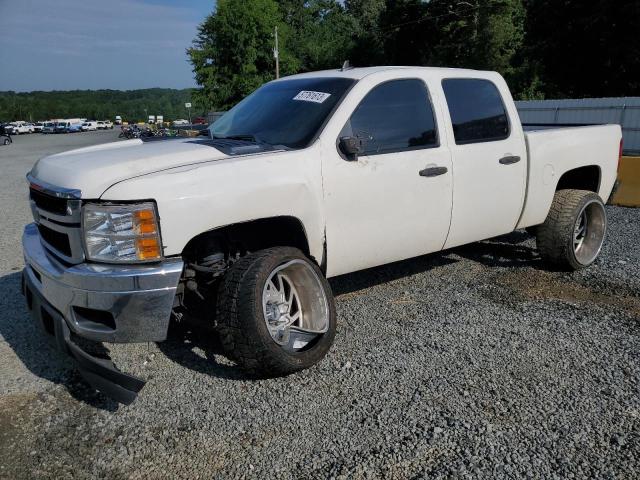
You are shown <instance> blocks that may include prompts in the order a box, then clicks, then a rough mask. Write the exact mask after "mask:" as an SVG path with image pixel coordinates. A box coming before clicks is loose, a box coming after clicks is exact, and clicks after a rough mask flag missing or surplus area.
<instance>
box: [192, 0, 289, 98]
mask: <svg viewBox="0 0 640 480" xmlns="http://www.w3.org/2000/svg"><path fill="white" fill-rule="evenodd" d="M276 26H277V27H278V33H279V36H280V38H281V43H282V47H281V48H280V72H281V74H283V75H286V74H289V73H292V72H295V71H296V70H297V65H298V63H297V60H296V59H295V58H294V57H293V56H291V55H290V54H289V52H288V50H287V47H286V45H287V44H288V42H287V41H288V38H289V28H288V27H287V26H286V25H285V23H284V22H283V21H282V16H281V12H280V10H279V8H278V4H277V3H276V2H275V1H274V0H219V1H218V3H217V6H216V10H215V11H214V12H213V13H212V14H211V15H209V16H208V17H207V18H206V19H205V21H204V22H203V23H202V24H201V25H200V27H199V28H198V35H197V37H196V39H195V40H194V42H193V47H192V48H190V49H189V50H188V55H189V58H190V60H191V63H192V65H193V71H194V73H195V78H196V82H198V84H199V85H201V86H202V88H201V89H200V90H198V91H197V92H196V94H195V99H196V101H197V102H199V104H201V105H205V106H209V107H213V108H217V109H227V108H229V107H231V106H232V105H234V104H235V103H237V102H238V101H239V100H241V99H242V98H243V97H245V96H246V95H248V94H249V93H251V92H252V91H253V90H255V89H256V88H257V87H258V86H260V85H261V84H262V83H264V82H265V81H268V80H271V79H273V78H274V76H275V60H274V58H273V46H274V36H273V33H274V29H275V27H276Z"/></svg>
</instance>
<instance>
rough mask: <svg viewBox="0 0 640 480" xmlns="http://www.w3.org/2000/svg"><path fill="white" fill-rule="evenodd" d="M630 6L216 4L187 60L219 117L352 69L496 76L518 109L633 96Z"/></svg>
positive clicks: (301, 0) (638, 67)
mask: <svg viewBox="0 0 640 480" xmlns="http://www.w3.org/2000/svg"><path fill="white" fill-rule="evenodd" d="M638 25H640V2H638V1H637V0H590V1H587V0H429V1H424V0H345V1H343V2H340V1H337V0H218V1H217V5H216V8H215V10H214V11H213V12H212V13H211V14H210V15H209V16H208V17H207V18H206V19H205V21H204V22H203V23H202V24H201V25H200V27H199V29H198V33H197V36H196V38H195V40H194V43H193V47H192V48H190V49H189V50H188V52H187V53H188V55H189V58H190V61H191V63H192V65H193V70H194V73H195V78H196V81H197V83H198V84H199V85H200V86H201V88H200V89H198V90H197V91H195V92H194V99H196V100H197V101H198V102H199V103H201V104H203V105H209V106H211V107H212V108H215V109H226V108H229V107H230V106H232V105H233V104H235V103H236V102H237V101H238V100H240V99H241V98H243V97H244V96H246V95H247V94H248V93H250V92H251V91H253V90H254V89H256V88H257V87H258V86H259V85H261V84H262V83H264V82H265V81H269V80H271V79H273V78H274V71H275V60H274V56H273V52H272V49H273V45H274V30H275V27H276V26H277V27H278V34H279V40H280V42H279V43H280V48H279V50H280V51H279V57H280V72H281V74H282V75H287V74H293V73H297V72H304V71H312V70H319V69H328V68H337V67H339V66H340V65H341V64H342V62H343V61H344V60H346V59H348V60H350V62H351V64H352V65H354V66H370V65H423V66H448V67H463V68H474V69H486V70H496V71H498V72H500V73H501V74H502V75H503V76H504V77H505V78H506V80H507V82H508V83H509V86H510V88H511V89H512V92H513V93H514V95H515V97H516V98H518V99H542V98H567V97H573V98H579V97H600V96H633V95H638V94H640V75H638V74H637V72H640V35H638V34H637V32H636V29H637V28H638Z"/></svg>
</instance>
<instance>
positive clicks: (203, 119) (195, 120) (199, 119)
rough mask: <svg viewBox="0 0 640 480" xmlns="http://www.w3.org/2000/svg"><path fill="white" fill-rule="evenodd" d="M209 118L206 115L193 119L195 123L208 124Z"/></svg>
mask: <svg viewBox="0 0 640 480" xmlns="http://www.w3.org/2000/svg"><path fill="white" fill-rule="evenodd" d="M206 124H207V119H206V118H204V117H196V118H194V119H193V125H206Z"/></svg>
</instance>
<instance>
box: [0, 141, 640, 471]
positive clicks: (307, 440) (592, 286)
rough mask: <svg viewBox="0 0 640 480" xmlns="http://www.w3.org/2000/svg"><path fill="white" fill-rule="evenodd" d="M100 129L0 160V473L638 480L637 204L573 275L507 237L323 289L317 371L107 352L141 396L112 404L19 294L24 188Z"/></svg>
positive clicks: (519, 235)
mask: <svg viewBox="0 0 640 480" xmlns="http://www.w3.org/2000/svg"><path fill="white" fill-rule="evenodd" d="M115 136H116V133H114V132H96V133H88V134H78V135H69V136H54V137H42V136H36V135H34V136H29V137H18V138H16V143H15V144H14V145H13V146H11V147H8V148H4V147H0V165H1V168H2V175H0V196H1V197H0V198H1V200H2V202H3V205H4V208H3V209H2V210H1V211H0V222H1V227H2V236H1V237H0V246H1V247H2V249H1V252H2V253H1V254H0V291H1V292H2V294H3V295H2V296H1V298H0V364H1V365H2V367H1V369H0V477H2V478H11V479H14V478H36V477H40V478H56V479H58V478H96V477H99V478H169V477H175V478H260V479H262V478H415V479H418V478H543V479H549V478H563V479H564V478H625V479H626V478H640V473H639V472H640V354H639V352H640V348H639V347H640V336H639V334H640V324H639V321H640V265H639V262H638V260H639V259H640V243H639V242H638V238H639V235H638V233H640V231H639V230H640V227H639V225H640V209H638V210H633V209H623V208H617V207H608V208H607V212H608V215H609V219H610V230H609V236H608V240H607V242H606V244H605V247H604V250H603V252H602V255H601V257H600V259H599V260H598V261H597V263H596V264H595V265H593V266H592V267H591V268H589V269H587V270H586V271H583V272H579V273H574V274H566V273H558V272H550V271H547V270H545V269H544V266H543V265H542V264H541V263H540V261H539V258H538V256H537V253H536V251H535V242H534V240H533V239H532V238H531V237H530V236H528V235H527V234H525V233H524V232H515V233H513V234H511V235H508V236H505V237H501V238H498V239H494V240H490V241H486V242H480V243H475V244H473V245H469V246H466V247H463V248H457V249H455V250H452V251H448V252H443V253H441V254H435V255H429V256H426V257H421V258H418V259H413V260H410V261H406V262H400V263H397V264H393V265H389V266H385V267H382V268H376V269H373V270H369V271H365V272H360V273H357V274H353V275H349V276H344V277H340V278H336V279H334V280H332V281H331V284H332V287H333V289H334V291H335V293H336V294H337V308H338V333H337V336H336V343H335V346H334V347H333V349H332V350H331V352H330V353H329V355H328V357H327V358H326V359H325V360H324V361H323V362H322V363H321V364H319V365H318V366H316V367H314V368H312V369H310V370H308V371H305V372H302V373H300V374H297V375H293V376H290V377H287V378H283V379H276V380H264V381H254V380H248V379H246V378H245V377H243V375H242V374H241V373H239V372H238V370H237V369H236V367H235V366H234V365H233V364H232V363H231V362H229V361H227V360H226V359H225V358H224V357H222V356H221V355H220V354H219V348H218V345H217V344H216V342H215V341H214V340H213V339H211V338H210V337H209V336H208V335H205V334H204V333H203V332H199V331H191V330H190V329H189V328H187V327H183V328H175V329H174V330H173V331H172V332H171V336H170V339H169V340H168V341H167V342H164V343H161V344H157V345H156V344H151V345H109V348H110V349H111V354H112V357H113V358H114V360H115V361H116V364H118V365H119V366H120V367H121V368H122V369H123V370H125V371H130V372H132V373H134V374H138V375H142V376H144V377H145V378H147V379H148V380H149V381H148V383H147V386H146V387H145V388H144V390H143V391H142V393H141V395H140V397H139V398H138V400H137V401H136V402H135V403H134V404H132V405H131V406H129V407H123V406H118V405H117V404H114V403H113V402H111V401H109V400H108V399H105V398H104V397H103V396H102V395H100V394H97V393H94V392H92V391H91V389H90V388H88V387H87V386H86V385H85V384H84V382H83V381H82V380H81V378H80V377H79V376H78V375H77V374H76V373H75V372H74V370H73V368H72V366H71V365H70V364H69V363H68V362H67V361H66V360H64V359H62V358H60V357H59V356H58V355H57V354H56V353H55V352H53V351H52V350H51V349H50V348H49V346H48V344H47V341H46V339H44V338H43V337H42V335H41V334H39V333H38V332H37V330H36V329H35V327H34V325H32V323H31V321H30V319H29V317H28V314H27V311H26V308H25V307H24V306H23V299H22V297H21V296H20V295H19V279H20V277H19V270H20V269H21V268H22V258H21V252H20V241H19V240H20V233H21V229H22V226H23V225H24V224H25V223H27V222H28V221H29V211H28V208H27V204H26V193H25V192H26V185H25V182H24V181H23V178H24V174H25V173H26V171H27V170H29V168H30V167H31V165H32V164H33V162H34V161H35V160H36V159H37V158H38V157H39V156H42V155H43V154H45V153H53V152H56V151H61V150H65V149H67V148H71V147H73V146H79V145H81V144H89V143H98V142H101V141H108V140H111V139H114V138H115Z"/></svg>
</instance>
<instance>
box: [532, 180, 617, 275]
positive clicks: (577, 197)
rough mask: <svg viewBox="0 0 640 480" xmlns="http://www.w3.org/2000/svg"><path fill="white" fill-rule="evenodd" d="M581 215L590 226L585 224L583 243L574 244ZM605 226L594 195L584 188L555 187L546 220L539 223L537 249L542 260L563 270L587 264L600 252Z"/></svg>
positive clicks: (602, 210) (597, 199) (605, 223)
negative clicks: (559, 188) (563, 188)
mask: <svg viewBox="0 0 640 480" xmlns="http://www.w3.org/2000/svg"><path fill="white" fill-rule="evenodd" d="M583 215H585V217H584V218H586V219H587V222H588V225H589V228H587V227H586V226H585V234H584V235H585V236H584V240H583V242H584V243H583V244H580V243H579V244H578V246H577V247H576V242H578V240H576V238H575V234H576V233H577V230H578V227H579V221H580V222H582V220H581V217H582V216H583ZM580 225H581V223H580ZM606 225H607V217H606V211H605V209H604V204H603V202H602V200H601V199H600V197H599V196H598V195H597V194H595V193H593V192H590V191H587V190H558V191H557V192H556V194H555V196H554V198H553V203H552V204H551V209H550V210H549V213H548V215H547V218H546V220H545V221H544V223H543V224H542V225H539V226H538V231H537V235H536V243H537V246H538V251H539V252H540V255H541V256H542V258H543V259H544V260H545V261H547V262H548V263H550V264H552V265H554V266H556V267H557V268H560V269H562V270H579V269H582V268H585V267H588V266H589V265H591V264H592V263H593V262H594V261H595V259H596V258H597V257H598V255H599V253H600V249H601V247H602V243H603V241H604V237H605V234H606ZM581 248H582V249H583V250H580V249H581Z"/></svg>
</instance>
